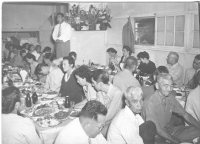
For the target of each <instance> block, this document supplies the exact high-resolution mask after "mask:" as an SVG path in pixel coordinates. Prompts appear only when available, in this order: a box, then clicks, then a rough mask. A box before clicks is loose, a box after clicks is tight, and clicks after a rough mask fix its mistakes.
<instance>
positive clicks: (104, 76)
mask: <svg viewBox="0 0 200 144" xmlns="http://www.w3.org/2000/svg"><path fill="white" fill-rule="evenodd" d="M92 79H93V80H94V81H96V82H97V83H99V82H102V83H104V84H108V82H109V75H108V73H107V72H106V71H104V70H101V69H97V70H95V71H93V72H92V74H91V80H92Z"/></svg>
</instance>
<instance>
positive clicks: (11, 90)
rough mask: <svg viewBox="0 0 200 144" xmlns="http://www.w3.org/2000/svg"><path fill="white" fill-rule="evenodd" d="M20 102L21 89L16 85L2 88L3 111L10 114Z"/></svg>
mask: <svg viewBox="0 0 200 144" xmlns="http://www.w3.org/2000/svg"><path fill="white" fill-rule="evenodd" d="M17 102H20V91H19V89H18V88H16V87H8V88H6V89H4V90H2V113H3V114H9V113H11V112H12V111H13V110H14V108H15V104H16V103H17Z"/></svg>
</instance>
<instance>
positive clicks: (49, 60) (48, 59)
mask: <svg viewBox="0 0 200 144" xmlns="http://www.w3.org/2000/svg"><path fill="white" fill-rule="evenodd" d="M55 58H56V56H55V54H53V53H46V54H45V55H44V63H45V64H47V65H48V66H56V65H55V64H54V63H53V61H54V60H55Z"/></svg>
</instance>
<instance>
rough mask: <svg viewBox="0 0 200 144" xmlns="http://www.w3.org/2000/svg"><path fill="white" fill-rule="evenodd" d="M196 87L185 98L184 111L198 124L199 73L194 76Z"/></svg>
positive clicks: (199, 108)
mask: <svg viewBox="0 0 200 144" xmlns="http://www.w3.org/2000/svg"><path fill="white" fill-rule="evenodd" d="M196 79H197V81H198V82H199V83H198V86H197V87H196V88H195V89H194V90H193V91H191V92H190V94H189V95H188V97H187V102H186V108H185V109H186V111H187V112H188V113H189V114H191V115H192V116H193V117H194V118H195V119H196V120H197V121H198V122H199V123H200V71H199V72H198V73H197V76H196Z"/></svg>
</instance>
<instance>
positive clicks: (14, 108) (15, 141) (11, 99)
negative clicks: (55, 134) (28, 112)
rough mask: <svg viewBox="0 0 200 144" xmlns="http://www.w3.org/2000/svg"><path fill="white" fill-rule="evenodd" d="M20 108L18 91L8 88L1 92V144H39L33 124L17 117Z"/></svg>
mask: <svg viewBox="0 0 200 144" xmlns="http://www.w3.org/2000/svg"><path fill="white" fill-rule="evenodd" d="M21 106H22V104H21V101H20V92H19V89H17V88H16V87H8V88H6V89H4V90H3V91H2V115H1V116H2V117H1V122H2V127H1V129H2V143H3V144H22V143H23V144H41V143H42V141H41V140H40V138H39V136H38V135H37V133H36V129H35V126H34V124H33V122H32V121H31V120H30V119H29V118H24V117H22V116H19V115H18V112H19V110H20V109H21Z"/></svg>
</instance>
